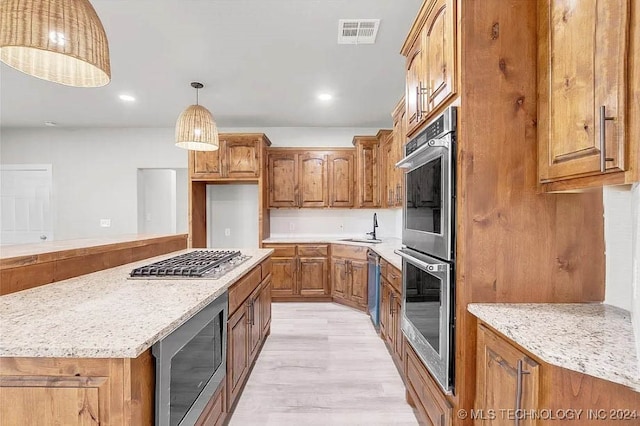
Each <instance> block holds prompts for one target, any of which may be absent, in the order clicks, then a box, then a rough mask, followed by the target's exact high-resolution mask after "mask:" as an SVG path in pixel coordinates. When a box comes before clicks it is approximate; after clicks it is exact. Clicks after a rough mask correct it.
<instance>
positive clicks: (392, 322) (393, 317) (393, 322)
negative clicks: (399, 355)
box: [385, 282, 398, 355]
mask: <svg viewBox="0 0 640 426" xmlns="http://www.w3.org/2000/svg"><path fill="white" fill-rule="evenodd" d="M385 284H386V285H387V286H388V292H389V300H388V301H387V304H388V307H387V309H388V310H389V328H388V330H387V344H388V345H389V350H390V352H391V355H394V350H395V347H396V326H397V323H398V315H397V314H396V312H395V308H396V293H395V292H394V291H393V288H392V287H391V285H390V284H389V283H388V282H387V283H385Z"/></svg>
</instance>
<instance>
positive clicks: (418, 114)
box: [416, 82, 422, 122]
mask: <svg viewBox="0 0 640 426" xmlns="http://www.w3.org/2000/svg"><path fill="white" fill-rule="evenodd" d="M421 86H422V84H421V83H420V82H418V85H417V86H416V122H418V121H420V120H422V108H421V107H420V87H421Z"/></svg>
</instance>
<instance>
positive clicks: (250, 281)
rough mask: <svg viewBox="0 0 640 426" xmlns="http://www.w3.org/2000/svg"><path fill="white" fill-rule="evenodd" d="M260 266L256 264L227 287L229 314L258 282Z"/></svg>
mask: <svg viewBox="0 0 640 426" xmlns="http://www.w3.org/2000/svg"><path fill="white" fill-rule="evenodd" d="M260 277H261V273H260V266H256V267H255V268H253V269H252V270H251V272H249V273H248V274H247V275H246V276H245V277H244V278H243V279H241V280H240V281H238V282H237V283H235V284H233V285H232V286H231V288H229V316H231V315H232V314H233V313H234V312H235V311H236V309H238V307H239V306H240V305H242V303H243V302H244V301H245V299H246V298H247V297H249V295H250V294H251V292H252V291H253V290H255V289H256V287H258V284H260V281H261V279H260Z"/></svg>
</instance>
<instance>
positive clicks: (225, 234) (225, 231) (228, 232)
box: [224, 228, 231, 237]
mask: <svg viewBox="0 0 640 426" xmlns="http://www.w3.org/2000/svg"><path fill="white" fill-rule="evenodd" d="M224 236H225V237H229V236H231V228H224Z"/></svg>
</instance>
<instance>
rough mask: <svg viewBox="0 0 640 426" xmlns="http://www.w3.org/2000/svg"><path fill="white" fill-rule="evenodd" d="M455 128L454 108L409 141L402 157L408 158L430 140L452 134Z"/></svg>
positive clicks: (446, 111)
mask: <svg viewBox="0 0 640 426" xmlns="http://www.w3.org/2000/svg"><path fill="white" fill-rule="evenodd" d="M455 127H456V107H453V106H452V107H449V108H447V109H446V110H445V111H444V112H443V113H442V114H441V115H440V116H438V118H436V119H435V120H433V121H432V122H431V123H429V125H428V126H427V127H426V128H425V129H424V130H423V131H422V132H420V133H419V134H418V136H416V137H415V138H413V139H411V140H410V141H409V142H407V144H406V145H405V147H404V155H405V157H408V156H409V155H410V154H411V153H412V152H414V151H415V150H417V149H418V148H420V147H421V146H422V145H424V144H426V143H427V142H429V141H430V140H431V139H436V138H439V137H441V136H443V135H445V134H447V133H450V132H453V131H454V130H455Z"/></svg>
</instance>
